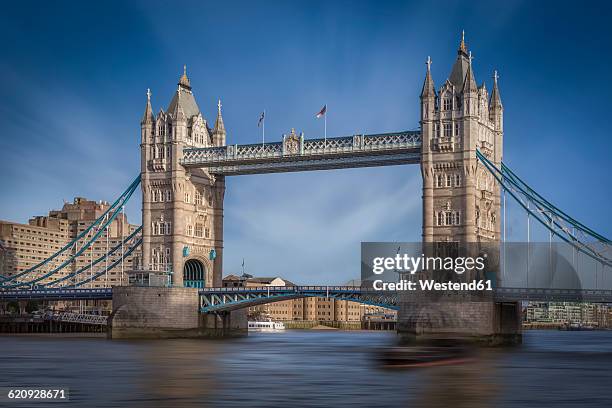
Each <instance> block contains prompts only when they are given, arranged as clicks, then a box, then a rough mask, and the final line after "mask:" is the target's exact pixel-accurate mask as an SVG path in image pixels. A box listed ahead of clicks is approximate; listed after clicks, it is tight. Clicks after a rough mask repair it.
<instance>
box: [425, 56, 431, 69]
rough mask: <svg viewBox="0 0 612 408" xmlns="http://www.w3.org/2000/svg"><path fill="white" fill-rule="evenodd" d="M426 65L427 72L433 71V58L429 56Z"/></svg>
mask: <svg viewBox="0 0 612 408" xmlns="http://www.w3.org/2000/svg"><path fill="white" fill-rule="evenodd" d="M425 64H426V65H427V71H429V70H430V69H431V57H430V56H427V61H426V62H425Z"/></svg>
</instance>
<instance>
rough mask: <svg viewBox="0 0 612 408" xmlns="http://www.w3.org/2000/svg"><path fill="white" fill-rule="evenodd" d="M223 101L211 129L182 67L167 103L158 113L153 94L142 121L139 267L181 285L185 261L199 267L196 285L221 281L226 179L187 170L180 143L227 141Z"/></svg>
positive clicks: (207, 144)
mask: <svg viewBox="0 0 612 408" xmlns="http://www.w3.org/2000/svg"><path fill="white" fill-rule="evenodd" d="M225 138H226V132H225V126H224V124H223V118H222V116H221V102H220V101H219V103H218V114H217V119H216V122H215V125H214V128H213V129H211V128H210V127H209V123H208V121H207V120H206V119H205V118H204V117H203V115H202V113H201V112H200V109H199V107H198V104H197V102H196V100H195V97H194V95H193V92H192V89H191V83H190V81H189V78H188V77H187V73H186V72H184V73H183V75H182V76H181V78H180V80H179V83H178V88H177V90H176V92H175V93H174V96H173V98H172V100H171V102H170V104H169V105H168V109H167V110H166V111H164V110H163V109H161V110H160V111H159V113H158V114H157V115H154V114H153V109H152V107H151V93H150V92H147V104H146V108H145V113H144V116H143V118H142V121H141V145H140V146H141V176H142V184H141V185H142V222H143V244H142V254H143V268H144V269H146V270H165V271H171V272H172V273H173V277H172V279H173V284H174V285H175V286H183V284H184V282H183V281H184V279H183V274H184V269H185V263H186V262H187V261H189V260H194V261H195V262H192V263H191V264H192V265H196V266H197V267H198V268H202V269H203V271H204V273H203V276H204V282H190V284H198V285H199V286H220V285H221V269H222V260H223V199H224V194H225V178H224V177H219V176H217V177H215V176H214V175H211V174H209V173H208V171H207V170H206V169H194V170H186V169H185V168H184V167H183V166H182V165H181V163H180V158H181V157H182V155H183V153H182V152H183V148H186V147H211V146H224V145H225Z"/></svg>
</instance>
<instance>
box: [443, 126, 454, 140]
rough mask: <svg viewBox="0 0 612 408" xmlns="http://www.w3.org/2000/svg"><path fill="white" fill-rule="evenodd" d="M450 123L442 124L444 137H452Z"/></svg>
mask: <svg viewBox="0 0 612 408" xmlns="http://www.w3.org/2000/svg"><path fill="white" fill-rule="evenodd" d="M451 125H452V124H451V123H445V124H444V137H451V136H452V135H453V128H452V127H451Z"/></svg>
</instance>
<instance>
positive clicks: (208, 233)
mask: <svg viewBox="0 0 612 408" xmlns="http://www.w3.org/2000/svg"><path fill="white" fill-rule="evenodd" d="M204 236H205V237H206V238H210V228H208V227H207V228H204Z"/></svg>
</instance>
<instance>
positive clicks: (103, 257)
mask: <svg viewBox="0 0 612 408" xmlns="http://www.w3.org/2000/svg"><path fill="white" fill-rule="evenodd" d="M140 231H142V226H140V227H138V228H136V229H135V230H134V232H132V233H131V234H130V235H128V236H127V237H126V238H124V239H123V243H124V244H127V243H128V242H129V241H130V240H132V239H133V238H134V237H135V236H136V235H137V234H138V233H139V232H140ZM120 248H121V243H119V244H117V245H116V246H114V247H113V248H111V250H110V251H108V253H106V254H104V255H102V256H101V257H99V258H98V259H96V260H95V261H93V262H91V263H88V264H87V265H86V266H84V267H82V268H81V269H79V270H78V271H75V272H72V273H71V274H69V275H66V276H63V277H61V278H59V279H56V280H54V281H53V282H49V283H47V284H45V285H42V286H47V287H51V286H52V285H56V284H58V283H60V282H63V281H65V280H68V279H70V278H72V277H75V276H77V275H80V274H81V273H83V272H85V271H87V270H89V269H90V268H91V267H92V266H95V265H97V264H99V263H100V262H102V261H104V260H105V259H106V258H107V257H108V256H109V255H112V254H114V253H115V252H117V251H118V250H119V249H120Z"/></svg>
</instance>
